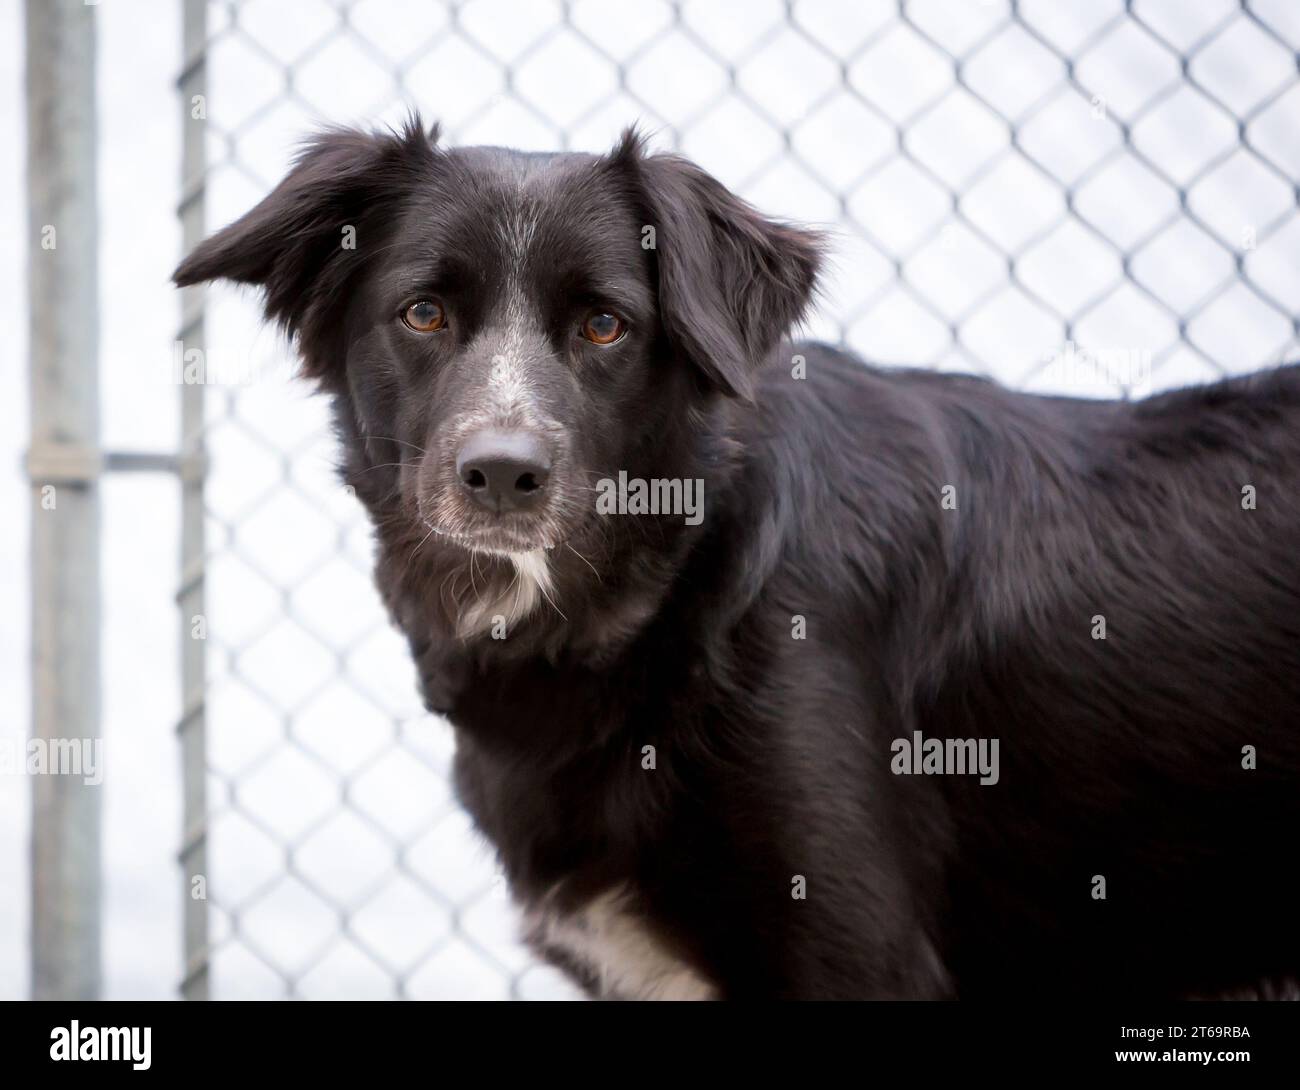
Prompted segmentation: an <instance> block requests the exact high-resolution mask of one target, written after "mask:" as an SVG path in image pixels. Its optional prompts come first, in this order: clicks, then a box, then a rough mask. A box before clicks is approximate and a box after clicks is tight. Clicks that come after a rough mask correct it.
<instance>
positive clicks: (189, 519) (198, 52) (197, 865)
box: [176, 0, 209, 999]
mask: <svg viewBox="0 0 1300 1090" xmlns="http://www.w3.org/2000/svg"><path fill="white" fill-rule="evenodd" d="M207 14H208V13H207V2H206V0H185V11H184V25H183V28H182V36H183V59H182V68H181V75H180V78H179V80H178V84H179V86H180V90H181V110H182V114H181V132H182V137H181V204H180V218H181V245H182V247H183V248H184V251H185V253H189V252H190V250H192V249H193V248H194V247H195V246H197V245H198V244H199V243H200V242H201V241H202V240H203V233H204V229H205V223H204V220H205V202H204V197H205V186H206V184H207V177H206V170H207V147H206V143H205V139H206V129H207V120H206V118H207V69H206V62H207V56H206V51H207V44H208V32H207ZM203 309H204V288H203V286H202V285H201V284H200V285H196V286H195V287H191V288H186V289H185V290H184V292H182V294H181V333H180V336H181V343H182V345H183V347H184V350H185V351H186V352H188V351H190V350H191V349H196V348H197V349H199V350H200V351H203V350H204V349H205V340H204V335H203ZM203 389H204V388H203V384H202V383H201V382H200V383H193V384H190V385H184V384H182V386H181V388H180V390H181V451H180V472H181V583H180V588H179V590H178V591H177V593H176V600H177V602H178V604H179V605H180V621H181V698H182V700H183V708H182V712H181V721H180V724H179V725H178V727H177V731H178V733H179V734H180V742H181V777H182V790H183V793H184V802H183V807H184V823H185V828H184V836H183V840H182V843H181V851H180V862H181V869H182V879H183V881H184V888H183V891H182V894H181V895H182V897H183V898H184V902H183V903H184V905H185V911H184V917H185V925H184V927H185V931H184V939H183V941H184V957H185V962H184V976H183V977H182V979H181V995H182V997H184V998H185V999H207V998H208V963H209V951H208V903H207V899H206V895H207V888H206V887H207V880H208V799H207V709H206V704H205V700H206V692H207V669H206V661H205V660H206V655H205V652H206V649H207V643H206V642H205V640H204V639H202V638H198V637H197V636H196V628H195V625H196V619H197V618H205V617H206V605H205V601H204V584H203V572H204V562H205V559H206V552H207V543H206V539H205V527H204V515H203V478H204V472H205V458H204V438H203V414H204V410H203V401H204V398H203ZM204 623H206V622H204Z"/></svg>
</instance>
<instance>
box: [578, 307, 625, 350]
mask: <svg viewBox="0 0 1300 1090" xmlns="http://www.w3.org/2000/svg"><path fill="white" fill-rule="evenodd" d="M626 330H627V325H626V323H624V321H623V319H622V318H620V317H619V316H618V315H617V314H610V313H609V312H608V311H603V310H598V311H593V312H592V313H591V314H588V315H587V320H586V321H585V322H583V323H582V335H583V336H584V337H585V338H586V339H587V340H589V341H590V342H591V343H592V344H613V343H614V342H615V341H616V340H618V339H619V337H621V336H623V333H624V332H625V331H626Z"/></svg>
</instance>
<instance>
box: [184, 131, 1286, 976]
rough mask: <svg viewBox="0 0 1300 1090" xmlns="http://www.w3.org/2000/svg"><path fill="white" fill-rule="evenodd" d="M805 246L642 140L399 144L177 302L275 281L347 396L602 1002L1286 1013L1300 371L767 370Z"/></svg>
mask: <svg viewBox="0 0 1300 1090" xmlns="http://www.w3.org/2000/svg"><path fill="white" fill-rule="evenodd" d="M349 239H351V240H352V241H353V242H354V243H355V244H354V245H352V244H350V243H349ZM821 249H822V244H821V242H820V241H819V239H818V238H817V237H816V236H814V235H813V234H810V233H809V232H807V231H804V230H800V229H796V228H794V227H790V226H784V225H780V224H777V223H773V222H771V221H769V220H767V219H765V218H763V217H762V216H760V215H759V214H758V213H756V212H755V211H754V210H753V209H752V208H750V207H748V206H747V205H745V204H744V203H742V202H741V201H739V200H738V199H737V198H735V197H734V196H732V195H731V194H730V193H729V192H727V190H726V189H724V188H723V187H722V186H721V185H719V184H718V183H717V182H716V181H714V180H713V179H712V178H710V177H709V176H708V175H706V174H704V173H703V172H702V171H700V170H699V169H698V168H696V167H694V166H692V165H691V164H690V163H688V162H686V161H684V160H682V159H679V158H676V157H671V156H664V155H649V154H647V153H646V152H645V150H644V148H643V147H642V145H641V142H640V141H639V140H638V139H637V138H636V137H635V136H634V135H631V134H629V135H628V136H626V137H625V138H624V139H623V141H622V142H621V144H620V145H619V146H618V147H617V148H616V149H615V150H614V151H613V152H612V153H611V154H609V155H607V156H604V157H598V156H593V155H582V154H556V155H539V154H522V153H518V152H513V151H508V150H504V149H500V148H461V149H442V148H439V147H438V146H437V142H436V132H435V133H434V134H432V135H429V134H426V133H425V132H424V131H423V130H422V129H421V127H420V126H419V123H418V120H417V121H413V122H412V123H411V125H410V126H408V128H407V130H406V131H405V132H404V133H401V134H377V135H370V134H365V133H361V132H355V131H333V132H329V133H326V134H325V135H322V136H320V137H319V138H317V139H316V140H315V141H314V142H313V143H312V144H311V145H310V147H309V148H308V150H307V151H306V152H305V153H304V154H303V155H302V157H301V158H300V160H299V161H298V163H297V165H296V166H295V168H294V169H293V171H292V172H291V173H290V174H289V176H288V177H287V178H286V179H285V180H284V182H282V183H281V185H280V186H279V187H278V188H277V189H276V190H275V191H274V192H273V193H272V194H271V195H270V196H269V197H267V198H266V200H264V201H263V202H262V203H261V204H260V205H258V206H257V207H256V208H255V209H253V210H252V211H251V212H249V213H248V214H247V215H246V216H245V217H244V218H243V219H241V220H239V221H238V222H237V223H235V224H234V225H232V226H230V227H227V228H226V229H225V230H223V231H221V232H219V233H218V234H217V235H215V236H214V237H213V238H211V239H210V240H208V241H207V242H205V243H204V244H202V245H201V246H199V247H198V249H197V250H195V252H194V253H193V254H191V255H190V257H189V258H188V259H187V260H186V261H185V262H184V263H183V264H182V265H181V266H180V268H179V269H178V270H177V272H176V282H177V283H178V284H182V285H185V284H194V283H196V282H199V281H203V280H211V279H215V278H219V277H224V278H227V279H230V280H235V281H241V282H245V283H250V284H256V285H259V286H260V287H261V288H262V289H263V290H264V292H265V299H266V312H267V314H268V315H269V316H270V317H272V318H274V319H276V320H277V321H278V322H279V323H280V324H281V325H282V326H284V327H285V328H286V329H287V330H288V331H289V332H290V333H291V334H293V335H294V336H295V338H296V341H297V345H298V348H299V350H300V353H301V356H302V359H303V363H304V367H305V370H306V372H307V374H308V375H309V376H311V377H312V378H313V379H315V380H317V381H318V382H319V384H320V385H321V387H322V388H323V389H324V390H325V391H327V392H328V393H329V394H330V395H331V396H332V398H333V403H334V406H335V409H336V414H337V422H338V428H339V432H340V434H341V437H342V441H343V445H344V449H345V452H346V460H345V464H344V466H343V469H342V472H343V477H344V479H345V480H346V481H347V482H348V483H350V484H351V485H353V486H354V487H355V488H356V491H357V494H358V495H359V496H360V497H361V499H362V501H363V503H364V504H365V506H366V508H367V510H368V511H369V513H370V516H371V518H372V519H373V521H374V525H375V529H376V532H377V536H378V543H379V559H378V583H379V587H380V590H381V591H382V593H383V596H384V599H385V601H386V603H387V606H388V608H389V610H390V611H391V614H392V616H393V618H394V620H395V621H396V623H397V624H398V625H400V626H401V628H402V630H403V631H404V632H405V634H406V635H407V637H408V638H409V640H410V643H411V646H412V649H413V652H414V654H415V656H416V659H417V661H418V665H419V669H420V673H421V677H422V679H423V684H424V690H425V697H426V700H427V703H428V705H429V707H430V708H431V709H433V710H436V711H439V712H445V713H446V714H447V716H448V717H449V718H450V720H451V722H452V723H453V724H454V726H455V730H456V736H457V744H458V757H457V767H456V776H457V783H458V789H459V792H460V796H461V798H462V799H463V801H464V803H465V805H466V806H467V807H468V808H469V810H470V812H471V813H472V814H473V816H474V818H475V819H476V821H477V822H478V825H479V827H480V828H481V829H482V830H483V831H484V832H485V833H486V834H487V835H488V836H489V837H490V838H491V839H492V840H493V841H494V842H495V844H496V846H497V848H498V849H499V852H500V856H501V860H502V863H503V864H504V867H505V870H506V872H507V875H508V878H509V880H510V883H511V886H512V889H513V892H514V895H515V896H516V897H517V899H518V900H519V902H520V903H521V905H522V906H523V909H524V911H525V915H526V919H527V927H528V931H529V938H530V941H531V942H532V944H533V946H534V947H535V949H537V950H538V951H539V952H540V953H541V954H542V955H544V956H545V957H547V958H549V959H550V960H552V961H553V962H555V963H557V964H559V965H561V966H563V967H565V968H566V969H568V970H569V971H570V972H571V973H572V974H573V975H574V976H575V977H576V978H577V979H578V980H580V981H581V982H582V983H583V984H584V985H585V986H586V987H587V988H588V989H590V991H591V992H592V993H593V994H596V995H601V996H619V997H650V996H662V997H686V996H699V997H704V996H724V997H899V996H904V997H954V996H955V997H973V996H989V995H994V994H1015V995H1024V994H1032V993H1039V992H1043V991H1047V990H1049V989H1050V991H1051V993H1053V994H1061V993H1062V991H1064V992H1065V993H1066V994H1073V993H1080V992H1093V993H1099V992H1102V991H1104V992H1106V993H1110V994H1122V995H1131V994H1140V995H1152V996H1183V995H1202V994H1215V993H1220V994H1221V993H1223V992H1227V991H1231V990H1234V989H1241V988H1250V987H1252V986H1253V987H1255V988H1256V989H1258V988H1260V987H1263V988H1265V989H1266V990H1267V989H1269V988H1276V987H1278V986H1285V985H1284V984H1283V982H1285V981H1287V980H1289V979H1290V978H1291V977H1292V975H1293V974H1295V973H1297V972H1298V971H1300V927H1297V912H1298V911H1300V909H1298V907H1297V906H1298V905H1300V900H1298V899H1297V896H1296V893H1297V889H1296V885H1297V882H1296V875H1297V851H1296V838H1297V833H1298V831H1300V369H1296V368H1290V369H1282V370H1277V371H1273V372H1270V373H1264V374H1259V375H1255V376H1252V377H1249V378H1242V379H1233V380H1230V381H1226V382H1222V383H1219V384H1217V385H1213V386H1209V387H1206V388H1204V389H1196V390H1186V391H1181V392H1177V393H1171V394H1166V395H1162V396H1159V397H1153V398H1150V399H1148V400H1145V401H1141V402H1138V403H1116V402H1095V401H1083V400H1069V399H1065V398H1044V397H1032V396H1026V395H1023V394H1017V393H1012V392H1008V391H1007V390H1004V389H1001V388H999V387H998V386H996V385H993V384H991V383H989V382H986V381H982V380H978V379H974V378H965V377H951V376H941V375H936V374H929V373H917V372H910V371H907V372H898V371H889V372H880V371H875V370H872V369H869V368H868V367H866V366H864V365H862V364H861V363H859V362H858V361H856V360H854V359H853V358H851V357H849V356H847V355H845V354H843V353H841V352H838V351H836V350H834V349H831V348H827V347H824V346H819V345H811V344H809V345H799V346H791V345H789V344H783V342H782V338H783V337H784V335H785V334H786V333H787V332H788V331H789V329H790V327H791V326H792V324H793V323H795V322H796V321H797V320H798V319H799V318H800V316H801V315H802V314H803V313H804V310H805V308H806V307H807V306H808V304H809V300H810V296H811V294H812V292H813V290H814V282H815V279H816V275H817V270H818V265H819V258H820V254H821ZM656 512H657V513H656ZM938 773H942V774H938Z"/></svg>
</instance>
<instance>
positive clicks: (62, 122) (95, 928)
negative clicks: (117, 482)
mask: <svg viewBox="0 0 1300 1090" xmlns="http://www.w3.org/2000/svg"><path fill="white" fill-rule="evenodd" d="M94 10H95V9H94V7H93V6H88V5H86V4H85V3H84V2H83V0H28V2H27V8H26V20H27V194H28V198H27V199H28V228H29V232H28V238H29V259H28V284H29V286H30V297H29V298H30V303H29V310H30V331H31V365H30V366H31V385H30V397H31V410H30V411H31V448H30V450H29V452H28V474H29V476H30V478H31V485H32V499H31V570H32V738H33V741H34V743H35V744H36V745H37V746H38V747H41V748H42V749H43V750H44V752H45V754H46V756H47V758H49V759H50V760H51V761H52V760H53V759H54V757H55V754H57V753H59V752H60V751H62V752H63V753H64V754H65V756H66V754H67V753H68V752H69V751H68V749H67V748H66V742H67V741H71V740H74V739H75V740H84V741H88V742H89V745H90V747H92V748H87V747H85V746H81V747H79V748H81V749H82V750H83V752H89V753H91V754H93V753H95V752H96V750H97V749H98V748H99V746H98V742H97V739H99V737H100V724H99V484H98V475H99V471H100V468H101V461H102V459H101V455H100V451H99V376H98V363H99V360H98V332H99V331H98V324H99V315H98V294H99V285H98V282H97V270H98V253H97V251H98V237H97V236H98V225H97V222H96V212H95V24H94ZM60 741H64V742H65V745H64V746H58V745H55V743H59V742H60ZM55 771H57V770H55V769H53V768H52V767H51V769H50V771H49V772H47V774H44V775H34V776H32V777H31V785H32V875H31V890H32V901H31V909H32V995H33V997H34V998H36V999H96V998H98V997H99V991H100V915H99V908H100V903H99V902H100V877H99V867H100V830H99V823H100V793H99V792H100V789H99V788H98V787H96V786H92V785H90V784H87V783H86V782H85V777H84V776H82V775H71V774H53V773H54V772H55ZM64 771H65V773H66V769H65V770H64Z"/></svg>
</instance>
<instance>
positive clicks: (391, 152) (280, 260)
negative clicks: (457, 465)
mask: <svg viewBox="0 0 1300 1090" xmlns="http://www.w3.org/2000/svg"><path fill="white" fill-rule="evenodd" d="M437 132H438V130H437V126H434V128H433V129H432V130H431V131H429V132H427V133H426V132H425V130H424V127H423V125H422V124H421V122H420V119H419V117H418V115H415V116H412V117H411V119H410V120H409V121H408V122H407V124H406V127H405V129H404V130H402V131H401V132H382V133H368V132H363V131H361V130H359V129H327V130H326V131H324V132H322V133H320V134H318V135H317V136H315V137H314V138H312V139H311V140H310V141H309V142H308V143H307V145H306V146H305V147H304V149H303V151H302V152H301V153H300V154H299V156H298V157H297V159H296V160H295V161H294V165H293V168H292V169H291V170H290V171H289V173H288V174H287V175H286V176H285V178H284V180H283V181H282V182H281V183H280V184H279V185H278V186H276V187H275V189H274V190H273V191H272V192H271V193H270V194H269V195H268V196H267V197H266V198H265V199H263V200H262V202H261V203H260V204H258V205H257V206H256V207H255V208H253V209H252V210H251V211H250V212H248V213H247V214H245V215H244V216H243V217H241V218H240V219H238V220H236V221H235V222H234V223H232V224H230V226H228V227H225V228H223V229H222V230H220V231H218V232H217V233H216V234H215V235H213V236H212V237H211V238H209V239H207V240H206V241H204V242H201V243H199V245H198V246H196V247H195V248H194V250H193V251H192V252H191V253H190V255H189V256H188V257H187V258H185V260H184V261H182V262H181V263H180V265H179V266H177V268H176V271H175V272H174V273H173V274H172V280H173V281H174V282H175V283H176V284H177V285H178V286H179V287H185V286H187V285H190V284H197V283H199V282H201V281H204V280H233V281H235V282H237V283H241V284H256V285H258V286H259V287H261V288H262V290H263V296H264V309H265V312H266V316H267V317H268V318H270V319H273V320H274V321H276V322H278V323H279V324H280V325H281V326H282V327H283V328H284V329H285V331H286V332H287V333H289V334H290V335H291V336H293V337H295V338H296V339H297V341H298V350H299V354H300V355H301V356H302V361H303V368H304V371H305V372H306V373H307V374H308V375H310V376H313V377H316V378H321V377H324V375H325V374H326V372H327V371H328V369H329V362H330V361H329V359H328V356H329V355H330V351H329V347H328V345H327V344H326V343H325V338H324V335H323V330H324V328H326V326H327V325H328V327H329V328H332V324H329V323H321V322H317V321H315V320H314V319H315V318H317V317H324V316H325V314H326V312H327V310H328V308H329V307H330V305H331V304H332V303H334V302H336V301H337V299H338V298H339V293H340V292H341V291H342V289H343V288H344V287H345V286H346V283H347V280H348V277H349V276H350V275H351V274H352V272H353V271H354V270H355V269H356V268H357V267H359V265H360V263H361V261H363V260H364V259H365V256H366V253H367V247H366V241H367V240H366V238H365V237H364V231H365V228H364V226H363V223H364V222H365V221H366V220H368V219H369V220H371V222H373V213H375V212H376V211H379V212H382V209H383V207H384V206H385V205H386V204H387V203H388V201H389V200H390V199H391V198H393V197H397V196H400V195H401V193H403V192H405V191H407V190H408V189H409V188H410V187H411V186H412V185H413V184H415V182H416V181H417V180H418V179H419V178H420V177H422V176H424V175H423V172H422V168H423V167H425V166H427V164H428V163H430V162H431V161H432V159H433V155H434V153H433V145H434V143H435V142H436V140H437ZM349 228H351V231H350V232H349V230H348V229H349ZM318 330H320V331H321V335H319V336H318V335H317V331H318Z"/></svg>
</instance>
